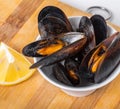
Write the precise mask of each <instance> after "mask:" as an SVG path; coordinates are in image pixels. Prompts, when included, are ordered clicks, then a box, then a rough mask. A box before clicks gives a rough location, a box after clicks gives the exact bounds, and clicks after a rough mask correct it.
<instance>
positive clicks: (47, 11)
mask: <svg viewBox="0 0 120 109" xmlns="http://www.w3.org/2000/svg"><path fill="white" fill-rule="evenodd" d="M46 16H53V17H57V18H60V19H61V20H63V21H64V22H65V23H66V24H67V23H68V19H67V16H66V15H65V13H64V12H63V11H62V10H61V9H60V8H58V7H55V6H46V7H44V8H43V9H42V10H41V11H40V13H39V15H38V23H39V22H40V21H41V20H42V19H43V18H44V17H46Z"/></svg>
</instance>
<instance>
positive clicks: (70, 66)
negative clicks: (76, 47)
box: [64, 58, 80, 86]
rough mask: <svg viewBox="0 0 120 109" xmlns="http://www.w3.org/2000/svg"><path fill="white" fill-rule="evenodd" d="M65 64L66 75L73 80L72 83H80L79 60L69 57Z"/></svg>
mask: <svg viewBox="0 0 120 109" xmlns="http://www.w3.org/2000/svg"><path fill="white" fill-rule="evenodd" d="M64 65H65V68H66V70H67V72H66V76H67V77H68V79H69V80H70V81H71V83H72V84H73V85H74V86H76V85H78V84H80V75H79V62H77V61H76V60H74V59H71V58H68V59H66V60H65V63H64Z"/></svg>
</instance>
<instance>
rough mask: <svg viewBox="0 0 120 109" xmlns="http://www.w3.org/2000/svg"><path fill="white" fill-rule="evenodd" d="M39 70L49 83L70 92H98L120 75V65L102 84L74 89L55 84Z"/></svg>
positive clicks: (35, 59)
mask: <svg viewBox="0 0 120 109" xmlns="http://www.w3.org/2000/svg"><path fill="white" fill-rule="evenodd" d="M81 17H82V16H70V17H68V19H74V18H79V19H80V18H81ZM107 25H108V26H109V27H110V28H111V30H112V31H114V32H117V31H116V30H115V29H114V28H113V27H112V26H110V25H109V24H107ZM39 37H40V35H38V36H37V38H36V40H38V38H39ZM33 59H34V62H37V58H33ZM37 70H38V72H39V73H40V74H41V75H42V76H43V77H44V78H45V79H46V80H47V81H48V82H50V83H51V84H53V85H54V86H56V87H59V88H61V89H64V90H69V91H91V90H96V89H98V88H101V87H103V86H105V85H107V84H109V83H110V82H112V80H114V79H115V78H116V77H117V76H118V75H119V73H120V64H119V65H118V66H117V68H116V69H115V70H114V71H113V73H111V75H109V77H108V78H107V79H105V80H104V81H102V82H101V83H98V84H93V85H90V86H85V87H84V86H82V87H74V86H68V85H64V84H63V85H62V84H59V83H57V82H55V81H54V80H52V79H50V78H49V77H48V76H46V75H45V74H44V72H43V71H42V70H41V69H40V68H37Z"/></svg>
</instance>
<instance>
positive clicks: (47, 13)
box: [38, 6, 73, 38]
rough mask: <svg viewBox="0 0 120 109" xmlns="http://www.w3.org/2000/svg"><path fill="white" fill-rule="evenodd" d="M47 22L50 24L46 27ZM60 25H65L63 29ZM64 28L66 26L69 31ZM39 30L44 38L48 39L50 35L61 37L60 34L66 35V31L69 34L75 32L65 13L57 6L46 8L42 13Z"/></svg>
mask: <svg viewBox="0 0 120 109" xmlns="http://www.w3.org/2000/svg"><path fill="white" fill-rule="evenodd" d="M52 18H53V19H52ZM43 19H44V20H43ZM46 22H49V24H48V25H46ZM60 23H61V25H62V24H63V27H62V26H59V25H60ZM51 24H52V25H51ZM41 25H42V28H41ZM43 26H45V27H43ZM64 26H66V28H67V29H66V28H64ZM53 28H54V29H53ZM55 28H56V29H55ZM58 28H59V29H58ZM63 28H64V30H63ZM46 29H47V30H46ZM38 30H39V32H40V35H41V36H42V38H47V37H49V36H48V35H52V36H55V35H59V33H62V32H63V33H64V32H66V31H67V32H70V31H73V29H72V26H71V24H70V22H69V20H68V18H67V16H66V15H65V14H64V12H63V11H62V10H61V9H59V8H57V7H55V6H46V7H45V8H43V9H42V10H41V11H40V13H39V15H38ZM56 30H57V32H56ZM54 31H55V32H54ZM47 32H49V33H47Z"/></svg>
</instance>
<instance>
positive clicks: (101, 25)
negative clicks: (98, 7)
mask: <svg viewBox="0 0 120 109" xmlns="http://www.w3.org/2000/svg"><path fill="white" fill-rule="evenodd" d="M90 20H91V21H92V24H93V28H94V32H95V39H96V44H97V45H98V44H99V43H100V42H102V41H103V40H104V39H106V38H107V33H108V32H107V23H106V21H105V19H104V18H103V17H102V16H100V15H93V16H92V17H91V18H90Z"/></svg>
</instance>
